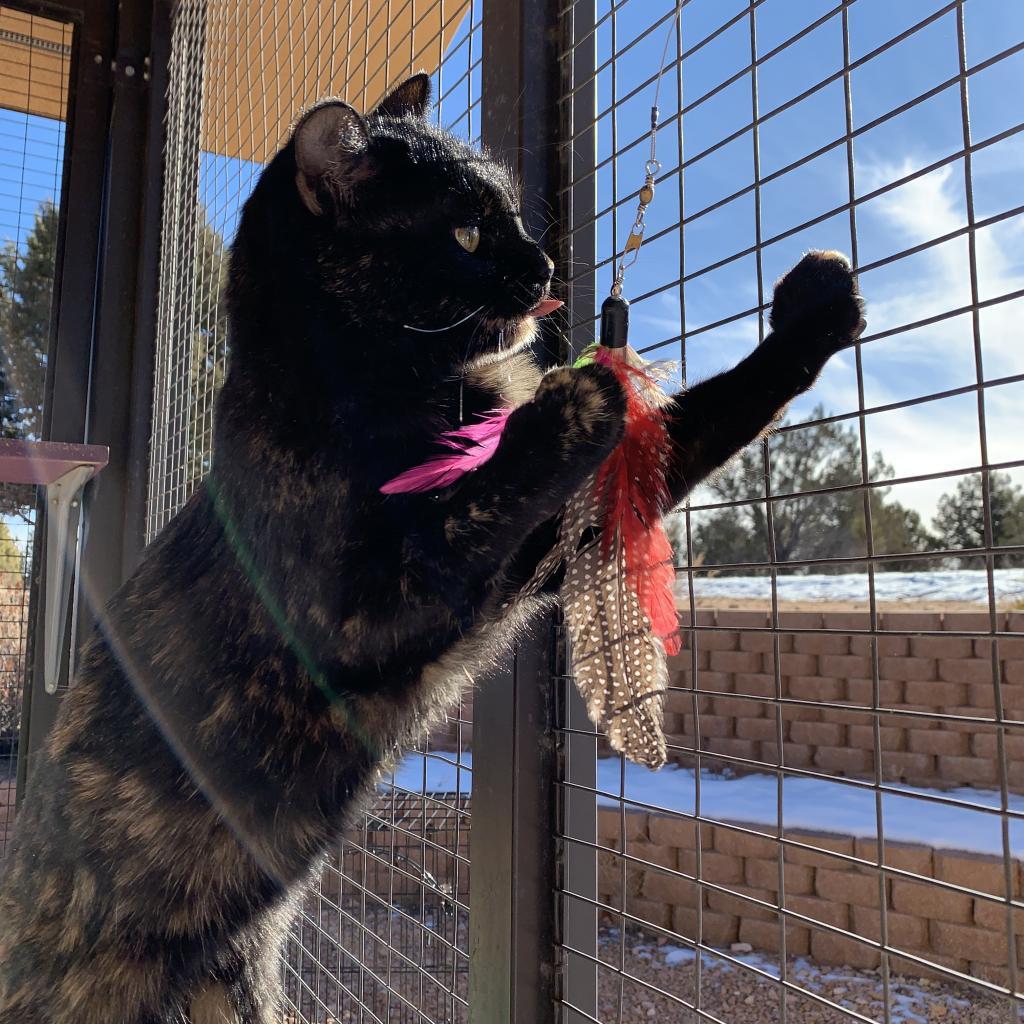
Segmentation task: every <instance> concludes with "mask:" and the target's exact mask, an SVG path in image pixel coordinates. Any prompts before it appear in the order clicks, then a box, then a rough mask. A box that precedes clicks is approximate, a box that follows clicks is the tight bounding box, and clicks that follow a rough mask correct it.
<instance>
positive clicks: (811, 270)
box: [770, 251, 866, 356]
mask: <svg viewBox="0 0 1024 1024" xmlns="http://www.w3.org/2000/svg"><path fill="white" fill-rule="evenodd" d="M770 320H771V325H772V329H773V330H775V331H778V332H785V333H788V334H791V335H793V336H794V337H796V338H801V339H806V341H807V343H808V344H811V345H813V346H815V347H816V348H818V349H819V350H820V351H822V352H823V354H825V355H826V356H827V355H832V353H834V352H838V351H839V350H840V349H844V348H847V347H848V346H850V345H852V344H853V343H854V342H855V341H856V340H857V339H858V338H859V337H860V336H861V334H863V333H864V328H865V326H866V322H865V320H864V300H863V299H862V298H861V296H860V293H859V292H858V290H857V282H856V281H855V280H854V277H853V273H852V271H851V269H850V261H849V260H848V259H847V258H846V257H845V256H844V255H843V254H842V253H840V252H834V251H833V252H821V251H812V252H809V253H807V255H806V256H804V258H803V259H802V260H800V262H799V263H798V264H797V265H796V266H795V267H794V268H793V269H792V270H791V271H789V273H788V274H786V275H785V276H784V277H782V279H781V280H780V281H779V282H778V283H777V284H776V285H775V295H774V297H773V299H772V311H771V316H770Z"/></svg>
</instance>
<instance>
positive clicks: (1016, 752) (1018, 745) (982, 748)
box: [970, 730, 1024, 761]
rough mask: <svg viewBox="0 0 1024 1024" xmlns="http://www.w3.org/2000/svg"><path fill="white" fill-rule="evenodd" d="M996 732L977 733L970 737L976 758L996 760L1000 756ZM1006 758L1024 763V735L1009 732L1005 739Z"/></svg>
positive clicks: (1014, 731) (972, 751) (972, 750)
mask: <svg viewBox="0 0 1024 1024" xmlns="http://www.w3.org/2000/svg"><path fill="white" fill-rule="evenodd" d="M996 739H997V737H996V734H995V732H994V731H986V732H976V733H975V734H974V735H973V736H971V737H970V741H971V753H972V754H973V755H974V756H975V757H987V758H995V757H998V756H999V750H998V744H997V742H996ZM1003 744H1004V746H1005V749H1006V756H1007V758H1008V759H1010V760H1011V761H1024V735H1022V734H1021V733H1020V732H1018V731H1016V730H1013V731H1010V730H1007V733H1006V735H1005V736H1004V737H1003Z"/></svg>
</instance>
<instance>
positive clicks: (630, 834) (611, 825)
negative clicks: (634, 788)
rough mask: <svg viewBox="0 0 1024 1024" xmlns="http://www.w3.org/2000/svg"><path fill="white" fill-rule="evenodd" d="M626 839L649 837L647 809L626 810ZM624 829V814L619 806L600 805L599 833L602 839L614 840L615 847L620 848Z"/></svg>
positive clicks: (598, 817) (598, 813)
mask: <svg viewBox="0 0 1024 1024" xmlns="http://www.w3.org/2000/svg"><path fill="white" fill-rule="evenodd" d="M625 817H626V840H627V842H628V841H629V840H631V839H645V838H646V837H647V834H648V833H647V823H648V815H647V812H646V811H627V812H626V815H625ZM621 829H622V815H621V814H620V813H619V810H618V808H611V807H600V808H598V811H597V834H598V836H600V837H601V839H611V840H614V844H611V843H609V844H608V845H614V848H618V838H619V833H620V831H621Z"/></svg>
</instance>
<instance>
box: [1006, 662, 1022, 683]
mask: <svg viewBox="0 0 1024 1024" xmlns="http://www.w3.org/2000/svg"><path fill="white" fill-rule="evenodd" d="M1003 680H1004V682H1007V683H1010V684H1011V685H1012V686H1022V685H1024V661H1007V662H1005V663H1004V665H1003Z"/></svg>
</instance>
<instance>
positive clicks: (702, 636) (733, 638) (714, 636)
mask: <svg viewBox="0 0 1024 1024" xmlns="http://www.w3.org/2000/svg"><path fill="white" fill-rule="evenodd" d="M739 646H740V635H739V633H734V632H732V631H731V630H725V629H700V630H698V631H697V635H696V638H695V640H694V647H696V648H697V650H698V651H712V652H722V651H736V650H738V649H739Z"/></svg>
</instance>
